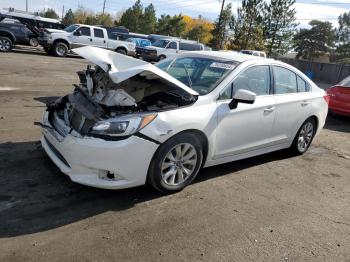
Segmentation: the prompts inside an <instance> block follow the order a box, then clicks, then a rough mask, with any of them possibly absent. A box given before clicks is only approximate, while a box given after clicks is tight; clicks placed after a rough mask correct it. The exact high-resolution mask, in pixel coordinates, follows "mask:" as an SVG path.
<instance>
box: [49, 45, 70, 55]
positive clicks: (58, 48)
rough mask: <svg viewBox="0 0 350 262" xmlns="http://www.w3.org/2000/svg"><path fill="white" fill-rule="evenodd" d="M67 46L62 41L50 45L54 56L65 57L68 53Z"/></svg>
mask: <svg viewBox="0 0 350 262" xmlns="http://www.w3.org/2000/svg"><path fill="white" fill-rule="evenodd" d="M68 51H69V49H68V46H67V45H66V44H65V43H63V42H57V43H55V44H54V45H53V47H52V53H53V55H54V56H58V57H65V56H67V54H68Z"/></svg>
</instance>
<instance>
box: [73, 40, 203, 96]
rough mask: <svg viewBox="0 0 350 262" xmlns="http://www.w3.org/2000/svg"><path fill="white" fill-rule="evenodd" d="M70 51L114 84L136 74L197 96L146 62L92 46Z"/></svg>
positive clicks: (191, 90) (194, 92)
mask: <svg viewBox="0 0 350 262" xmlns="http://www.w3.org/2000/svg"><path fill="white" fill-rule="evenodd" d="M72 51H73V52H75V53H77V54H78V55H80V56H81V57H83V58H85V59H86V60H88V61H90V62H91V63H93V64H95V65H98V66H99V67H101V68H102V69H103V70H104V71H105V72H108V73H109V76H110V78H111V79H112V81H113V82H114V83H116V84H117V83H120V82H122V81H124V80H126V79H128V78H130V77H133V76H135V75H137V74H141V75H143V76H146V77H150V78H152V77H154V76H155V75H156V76H157V77H160V78H163V79H165V80H167V81H169V82H171V83H173V84H174V85H176V86H178V87H179V88H181V89H183V90H184V91H186V92H187V93H189V94H191V95H199V94H198V93H197V92H196V91H194V90H193V89H191V88H189V87H188V86H186V85H185V84H183V83H182V82H180V81H179V80H177V79H175V78H174V77H172V76H171V75H169V74H168V73H166V72H164V71H163V70H161V69H159V68H158V67H156V66H154V65H152V64H150V63H148V62H145V61H142V60H139V59H136V58H133V57H130V56H125V55H122V54H118V53H116V52H114V51H109V50H106V49H102V48H98V47H92V46H85V47H81V48H75V49H73V50H72Z"/></svg>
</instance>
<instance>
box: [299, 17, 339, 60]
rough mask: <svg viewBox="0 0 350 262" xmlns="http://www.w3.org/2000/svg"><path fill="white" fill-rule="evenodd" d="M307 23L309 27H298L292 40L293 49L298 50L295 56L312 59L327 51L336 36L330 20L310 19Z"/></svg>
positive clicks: (332, 44)
mask: <svg viewBox="0 0 350 262" xmlns="http://www.w3.org/2000/svg"><path fill="white" fill-rule="evenodd" d="M309 25H310V26H311V28H310V29H300V31H299V32H298V33H297V34H295V36H294V38H293V41H294V47H295V51H297V52H298V54H297V58H299V57H302V58H304V59H307V60H309V61H312V60H313V58H315V57H318V56H320V55H322V54H325V53H326V52H329V51H330V49H331V48H332V47H333V46H334V42H335V39H336V37H335V30H334V29H333V26H332V23H330V22H322V21H318V20H312V21H311V22H310V23H309Z"/></svg>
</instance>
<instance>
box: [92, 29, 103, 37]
mask: <svg viewBox="0 0 350 262" xmlns="http://www.w3.org/2000/svg"><path fill="white" fill-rule="evenodd" d="M94 36H95V37H98V38H103V37H104V36H103V31H102V29H94Z"/></svg>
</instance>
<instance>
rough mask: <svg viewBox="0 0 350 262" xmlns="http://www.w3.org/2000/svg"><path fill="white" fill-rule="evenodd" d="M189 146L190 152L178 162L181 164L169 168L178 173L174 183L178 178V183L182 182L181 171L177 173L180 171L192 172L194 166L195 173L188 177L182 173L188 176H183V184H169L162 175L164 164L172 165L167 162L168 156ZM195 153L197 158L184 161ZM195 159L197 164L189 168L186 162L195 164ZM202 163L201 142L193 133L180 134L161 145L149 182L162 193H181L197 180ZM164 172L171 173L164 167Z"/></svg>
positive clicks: (148, 178)
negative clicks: (183, 169)
mask: <svg viewBox="0 0 350 262" xmlns="http://www.w3.org/2000/svg"><path fill="white" fill-rule="evenodd" d="M188 145H190V146H191V147H189V149H188V150H189V151H186V152H188V153H186V152H184V154H182V156H181V161H177V162H181V163H176V164H172V166H169V167H168V168H169V169H176V171H174V172H175V175H174V182H175V180H176V178H175V177H177V181H178V182H179V181H180V174H179V173H178V172H179V171H177V170H178V169H182V168H184V167H185V169H187V170H190V169H191V168H190V166H192V168H193V171H192V172H191V173H190V174H189V175H188V176H186V174H185V172H183V173H182V171H180V172H181V174H184V175H185V176H186V177H185V178H184V177H183V176H182V178H184V180H183V181H182V182H181V183H178V184H177V185H176V184H175V185H170V184H167V182H165V179H164V178H163V175H162V166H163V164H164V163H167V164H169V163H170V161H169V162H166V160H167V159H168V158H167V156H168V154H170V152H172V153H174V152H175V151H176V147H179V146H180V148H182V149H185V147H186V146H188ZM190 150H191V151H190ZM194 151H195V152H196V156H195V158H194V157H192V158H189V159H188V160H183V159H185V158H187V156H188V155H190V154H191V153H193V152H194ZM186 154H187V156H186ZM176 155H177V153H176V154H175V157H176ZM191 159H192V160H191ZM193 159H196V162H194V163H193V164H192V165H190V166H189V165H188V164H186V161H187V162H188V161H190V162H193V161H194V160H193ZM202 161H203V148H202V144H201V142H200V140H199V139H198V138H197V137H196V136H195V135H194V134H192V133H181V134H178V135H176V136H174V137H172V138H170V139H169V140H167V141H166V142H165V143H163V144H161V145H160V147H159V148H158V149H157V151H156V153H155V154H154V156H153V159H152V161H151V164H150V166H149V169H148V175H147V182H148V183H149V184H150V185H152V186H153V187H154V188H155V189H157V190H158V191H160V192H162V193H174V192H177V191H180V190H182V189H183V188H185V187H186V186H188V185H189V184H190V183H191V182H192V181H193V180H194V179H195V178H196V176H197V174H198V171H199V169H200V168H201V165H202ZM180 166H181V167H180ZM164 170H166V171H164ZM163 171H164V172H165V173H167V172H169V170H167V169H164V166H163ZM170 180H171V178H170Z"/></svg>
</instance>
